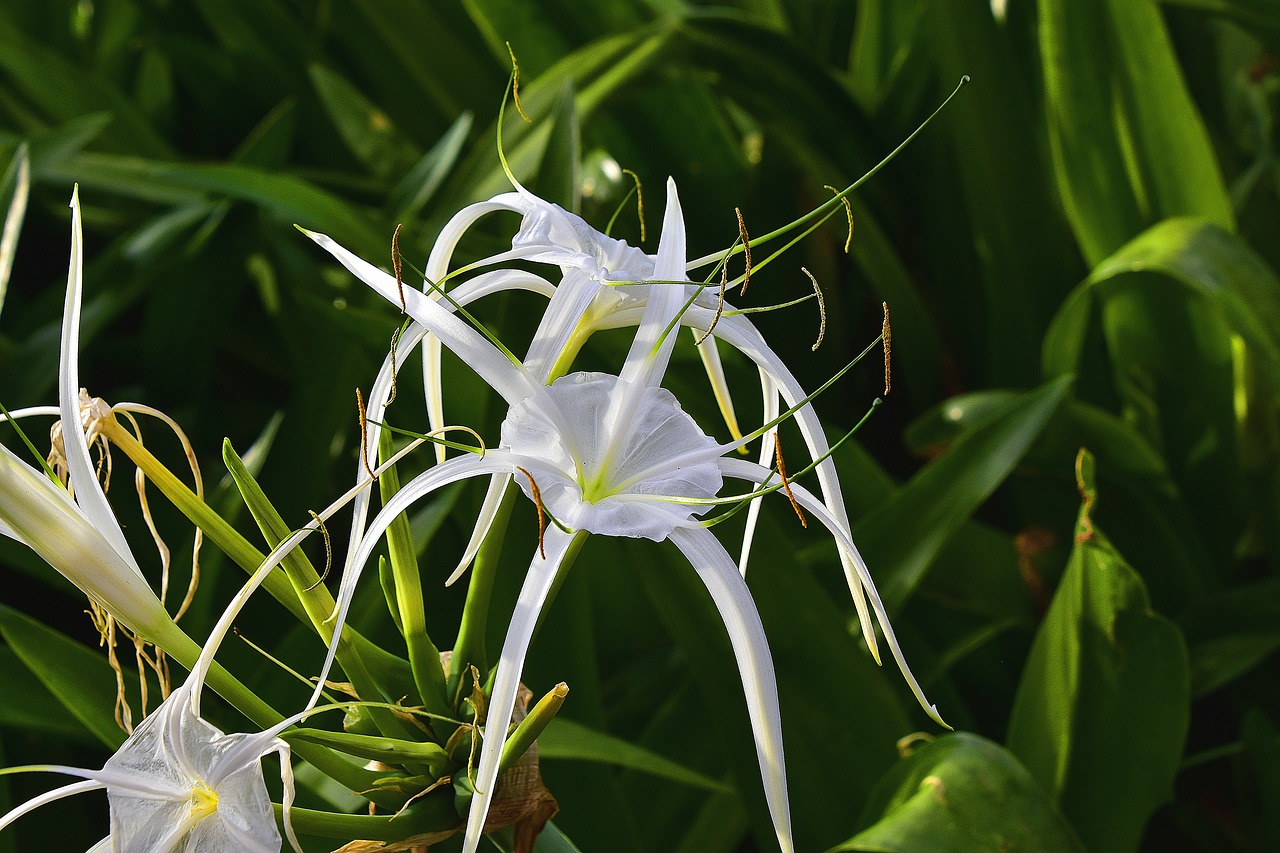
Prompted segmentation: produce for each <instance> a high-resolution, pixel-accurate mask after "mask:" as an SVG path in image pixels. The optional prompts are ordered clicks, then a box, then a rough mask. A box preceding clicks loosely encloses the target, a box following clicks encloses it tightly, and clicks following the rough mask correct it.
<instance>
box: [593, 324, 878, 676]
mask: <svg viewBox="0 0 1280 853" xmlns="http://www.w3.org/2000/svg"><path fill="white" fill-rule="evenodd" d="M634 316H635V315H634V309H631V310H628V311H625V312H618V313H616V314H615V315H614V316H613V317H612V318H610V319H611V322H612V323H616V324H619V325H621V324H625V323H627V322H634ZM713 316H714V311H713V310H712V309H708V308H706V307H705V306H702V305H699V304H695V305H694V306H693V307H691V308H690V309H689V310H688V311H686V312H685V315H684V317H682V318H681V322H682V323H684V324H685V325H689V326H692V327H693V328H695V329H696V328H700V327H701V328H706V326H707V325H708V324H709V323H710V322H711V319H712V317H713ZM713 334H714V335H715V337H717V338H720V339H721V340H723V341H724V342H725V343H727V344H729V345H730V346H732V347H734V348H736V349H737V350H738V351H739V352H741V353H742V354H743V355H745V356H746V357H747V358H750V359H751V360H752V361H754V362H755V363H756V366H757V367H759V368H760V370H761V371H762V373H764V374H765V375H767V376H768V377H769V378H770V379H771V380H772V382H773V383H774V384H775V385H776V386H777V389H778V393H779V394H781V396H782V399H783V401H784V402H785V403H786V404H787V407H788V408H790V407H791V406H794V405H796V403H798V402H799V401H800V400H803V399H804V398H805V397H806V396H807V394H806V393H805V390H804V389H803V388H802V387H801V386H800V383H799V382H798V381H796V378H795V376H794V375H792V373H791V370H790V369H789V368H788V367H787V366H786V364H785V363H784V362H783V361H782V359H780V358H779V357H778V355H777V353H775V352H774V351H773V350H772V349H771V348H770V347H769V345H768V344H767V343H765V340H764V338H763V337H762V336H761V335H760V332H759V331H757V330H756V327H755V326H754V325H753V324H752V323H751V321H750V320H748V319H747V318H746V317H744V316H742V315H730V316H725V317H722V318H721V320H720V323H719V324H718V325H717V326H716V328H715V331H714V332H713ZM765 391H766V393H767V389H765ZM793 417H794V419H795V422H796V426H797V427H799V429H800V434H801V436H803V438H804V441H805V445H806V446H807V448H808V450H809V454H810V458H811V459H816V458H818V457H819V456H823V455H825V454H826V453H827V452H828V451H829V450H830V445H829V444H828V443H827V437H826V434H825V433H824V432H823V430H822V424H821V423H820V422H819V421H818V415H817V412H816V411H814V408H813V405H812V404H811V403H806V404H805V405H804V406H802V407H801V408H800V409H799V410H797V411H796V413H795V415H794V416H793ZM766 423H767V421H766ZM732 446H733V445H730V446H729V447H732ZM729 447H726V449H729ZM794 467H797V468H798V467H801V466H794ZM816 474H817V478H818V485H819V487H820V488H821V490H822V496H823V498H824V500H825V502H826V506H827V508H828V509H829V510H830V511H831V514H832V516H833V517H834V518H835V519H837V520H838V521H839V522H840V523H841V524H842V525H843V526H844V529H845V531H846V533H847V534H849V536H848V538H852V534H851V533H850V531H851V530H852V527H850V525H849V517H848V515H847V514H846V512H845V508H844V496H843V494H842V493H841V490H840V480H839V478H838V477H837V476H836V468H835V463H834V462H833V461H831V459H829V458H828V459H824V460H823V461H822V462H820V463H818V467H817V469H816ZM858 559H860V558H857V559H855V557H854V555H853V554H849V553H847V552H845V551H844V549H841V550H840V565H841V567H842V568H843V569H844V576H845V583H846V585H847V586H848V587H849V594H850V596H852V598H853V603H854V607H855V608H857V611H858V621H859V623H860V624H861V626H862V632H863V638H864V639H865V640H866V641H867V646H868V647H869V648H870V649H871V655H872V657H874V658H875V659H876V661H877V662H879V660H880V652H879V648H878V645H877V642H876V633H875V630H874V628H873V627H872V624H871V615H870V612H869V610H868V609H867V601H866V595H865V594H864V592H863V590H862V586H861V584H860V583H859V581H858V570H857V561H858Z"/></svg>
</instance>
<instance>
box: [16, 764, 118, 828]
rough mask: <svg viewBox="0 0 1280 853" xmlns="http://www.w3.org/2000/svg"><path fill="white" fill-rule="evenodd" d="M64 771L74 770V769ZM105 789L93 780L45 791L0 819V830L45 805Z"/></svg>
mask: <svg viewBox="0 0 1280 853" xmlns="http://www.w3.org/2000/svg"><path fill="white" fill-rule="evenodd" d="M50 769H51V770H54V769H56V770H57V771H58V772H63V770H64V768H50ZM66 769H68V770H74V769H76V768H66ZM77 775H79V774H77ZM105 787H107V786H106V785H104V784H103V783H101V782H97V781H94V780H93V779H86V780H85V781H83V782H72V783H71V784H70V785H63V786H62V787H61V788H54V789H53V790H52V791H46V792H44V793H43V794H41V795H40V796H38V797H32V798H31V799H29V800H27V801H26V802H25V803H23V804H22V805H20V806H16V807H14V808H13V809H12V810H10V811H9V812H8V814H6V815H5V816H4V817H0V829H4V828H5V827H6V826H8V825H9V824H11V823H13V822H14V821H15V820H17V819H18V818H20V817H22V816H23V815H24V814H26V813H27V812H32V811H35V810H36V809H38V808H40V807H41V806H43V805H45V804H47V803H52V802H55V801H57V800H61V799H63V798H65V797H72V796H75V795H76V794H81V793H84V792H85V791H96V790H98V789H99V788H105Z"/></svg>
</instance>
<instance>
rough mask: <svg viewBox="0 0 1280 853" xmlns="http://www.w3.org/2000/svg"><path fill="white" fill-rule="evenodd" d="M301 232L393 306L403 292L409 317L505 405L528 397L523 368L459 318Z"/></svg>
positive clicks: (316, 236)
mask: <svg viewBox="0 0 1280 853" xmlns="http://www.w3.org/2000/svg"><path fill="white" fill-rule="evenodd" d="M303 233H305V234H306V235H307V236H308V237H310V238H311V239H312V240H314V241H315V242H316V243H317V244H319V245H320V246H321V248H323V249H325V250H326V251H327V252H329V254H331V255H333V256H334V257H335V258H336V259H337V260H338V261H339V263H341V264H342V265H343V266H345V267H346V268H347V269H348V270H350V271H351V273H352V274H353V275H355V276H356V277H357V278H359V279H360V280H361V281H363V282H364V283H365V284H367V285H369V286H370V287H372V288H373V289H374V290H376V291H377V292H378V293H379V294H381V296H382V297H383V298H384V299H386V300H387V301H388V302H390V303H392V304H393V305H397V306H398V305H399V304H400V295H401V293H402V292H403V295H404V300H405V305H406V308H407V311H408V313H409V316H411V317H413V319H414V320H416V321H418V322H419V323H421V324H422V325H423V326H425V327H426V328H427V329H429V330H430V331H431V333H432V334H434V335H435V336H437V337H438V338H440V340H441V341H443V342H444V343H445V344H446V345H447V346H448V347H449V349H450V350H451V351H452V352H453V353H454V354H456V355H457V356H458V357H459V358H461V359H463V360H464V361H466V362H467V364H469V365H470V366H471V368H472V369H473V370H475V372H476V373H478V374H480V377H481V378H482V379H484V381H485V382H486V383H488V384H489V386H490V387H492V388H493V389H494V390H495V391H497V392H498V393H499V394H500V395H502V397H503V399H505V400H506V401H507V402H508V403H514V402H517V401H518V400H521V399H523V398H524V397H526V396H527V395H528V394H529V391H530V381H529V378H528V376H527V375H526V373H525V370H524V368H523V367H522V366H520V365H516V364H513V363H512V362H511V360H510V359H509V358H507V357H506V356H505V355H503V353H502V352H501V350H499V349H498V348H497V347H495V346H494V345H493V344H492V343H490V342H489V341H488V340H487V339H485V337H484V336H483V335H481V334H480V333H479V332H477V331H476V330H475V329H473V328H471V327H470V326H468V325H467V324H466V323H464V322H463V321H462V320H461V319H460V318H458V317H456V316H454V314H453V313H452V312H450V311H448V310H445V308H444V307H443V306H441V305H439V304H437V303H436V301H435V300H433V299H429V298H427V297H426V296H425V295H423V294H422V293H420V292H418V291H416V290H414V289H413V288H412V287H405V288H404V289H403V291H401V289H400V288H399V287H397V285H396V280H395V277H394V276H392V275H390V274H389V273H385V272H383V271H382V270H380V269H378V268H377V267H375V266H373V264H370V263H368V262H367V261H364V260H361V259H360V258H359V257H357V256H356V255H354V254H352V253H351V252H349V251H347V250H346V249H344V248H343V247H342V246H340V245H338V244H337V243H336V242H334V241H333V239H331V238H330V237H327V236H325V235H324V234H317V233H315V232H312V231H304V232H303Z"/></svg>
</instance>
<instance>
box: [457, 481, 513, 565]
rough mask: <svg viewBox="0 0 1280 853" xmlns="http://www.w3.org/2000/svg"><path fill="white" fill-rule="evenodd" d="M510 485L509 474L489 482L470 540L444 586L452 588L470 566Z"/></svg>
mask: <svg viewBox="0 0 1280 853" xmlns="http://www.w3.org/2000/svg"><path fill="white" fill-rule="evenodd" d="M510 485H511V475H510V474H494V475H493V477H492V478H491V479H490V480H489V490H488V491H486V492H485V494H484V503H483V504H481V505H480V515H479V516H478V517H477V518H476V526H475V529H473V530H472V531H471V539H470V540H469V541H468V542H467V547H466V548H465V549H463V552H462V559H461V560H459V561H458V567H457V568H456V569H454V570H453V574H451V575H449V579H448V580H447V581H445V582H444V585H445V586H453V585H454V584H455V583H457V582H458V579H459V578H460V577H462V575H463V573H465V572H466V570H467V567H468V566H470V565H471V561H472V560H474V559H475V558H476V554H478V553H479V552H480V546H481V545H483V544H484V540H485V537H486V536H488V535H489V528H490V527H492V526H493V519H494V518H495V517H496V516H497V514H498V504H500V503H502V496H503V495H505V494H506V493H507V487H508V486H510Z"/></svg>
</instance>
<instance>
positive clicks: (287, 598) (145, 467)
mask: <svg viewBox="0 0 1280 853" xmlns="http://www.w3.org/2000/svg"><path fill="white" fill-rule="evenodd" d="M101 424H102V433H103V435H105V436H106V437H107V439H108V440H110V441H111V443H112V444H114V445H116V446H117V447H119V448H120V449H121V450H123V451H124V452H125V455H126V456H128V457H129V459H130V460H132V461H133V464H135V465H137V466H138V468H139V469H140V470H141V471H142V472H143V473H144V474H145V475H146V476H147V479H148V480H150V481H151V483H153V484H154V485H155V486H156V488H158V489H159V490H160V492H161V493H162V494H163V495H164V496H165V497H166V498H168V499H169V501H170V502H171V503H172V504H173V505H174V506H175V507H177V508H178V510H179V511H180V512H182V514H183V515H185V516H186V517H187V518H188V519H190V520H191V522H192V523H193V524H195V525H196V527H199V528H200V529H201V530H202V531H204V535H205V536H207V537H208V538H209V540H210V541H211V542H213V544H215V545H217V546H218V548H220V549H221V550H222V551H223V552H224V553H225V554H226V555H227V556H228V557H230V558H231V559H232V561H233V562H235V564H236V565H238V566H240V568H242V569H244V570H245V571H246V572H248V573H249V574H253V573H254V572H255V571H257V570H258V566H260V565H262V561H263V560H265V559H266V555H265V554H263V553H262V552H261V551H259V550H258V549H257V548H255V547H254V546H253V545H252V544H250V542H249V540H247V539H245V538H244V537H243V536H241V535H240V534H239V533H238V532H237V531H236V529H235V528H234V527H232V526H231V525H230V524H228V523H227V522H226V521H225V520H224V519H223V518H222V516H220V515H218V514H217V513H216V512H214V511H213V509H211V508H210V507H209V505H208V504H206V503H205V502H204V501H203V500H201V499H200V498H198V497H196V494H195V493H194V492H192V491H191V490H190V489H189V488H187V485H186V484H185V483H183V482H182V481H181V480H179V479H178V478H177V477H176V476H174V474H173V472H171V471H170V470H169V469H168V468H166V467H165V466H164V465H163V464H162V463H161V462H160V460H158V459H156V458H155V457H154V456H152V455H151V452H150V451H149V450H147V449H146V448H145V447H143V446H142V445H141V444H139V443H138V440H137V439H136V438H134V437H133V435H132V434H131V433H130V432H129V431H128V430H127V429H124V428H123V427H121V426H120V424H119V423H118V422H117V421H116V419H115V418H114V417H113V418H105V419H103V420H102V421H101ZM262 586H263V588H264V589H266V591H267V592H268V593H269V594H270V595H271V597H272V598H274V599H275V600H276V601H278V602H280V603H281V604H283V605H284V606H285V608H286V609H288V611H289V612H290V613H292V614H293V615H294V616H295V617H296V618H297V619H298V621H299V622H302V623H303V624H307V625H310V624H313V623H312V621H311V617H310V615H309V614H308V612H307V608H306V607H305V606H304V605H303V603H302V601H300V600H299V598H298V595H297V593H295V592H294V590H293V586H292V585H291V584H290V583H289V579H288V578H287V577H285V576H284V575H283V574H282V573H277V572H272V573H271V574H270V575H268V576H267V579H266V580H265V581H264V582H263V584H262ZM330 601H331V602H332V599H331V600H330ZM313 627H314V626H313ZM348 633H349V634H350V637H349V639H350V642H351V644H352V645H353V646H355V647H356V648H357V649H358V650H359V652H360V656H361V657H362V658H363V659H364V660H365V661H366V663H368V664H369V665H370V666H373V667H375V668H377V669H378V670H382V669H385V668H390V667H394V666H395V664H396V662H397V660H398V659H397V658H396V657H395V656H394V655H392V654H390V653H389V652H387V651H385V650H383V649H381V648H379V647H378V646H376V645H374V644H373V643H371V642H369V641H368V640H367V639H366V638H365V637H363V636H361V635H360V633H359V632H358V631H356V630H354V629H352V628H348V629H347V630H346V631H344V632H343V634H344V636H346V635H347V634H348ZM322 636H327V635H322ZM401 663H403V662H401Z"/></svg>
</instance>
